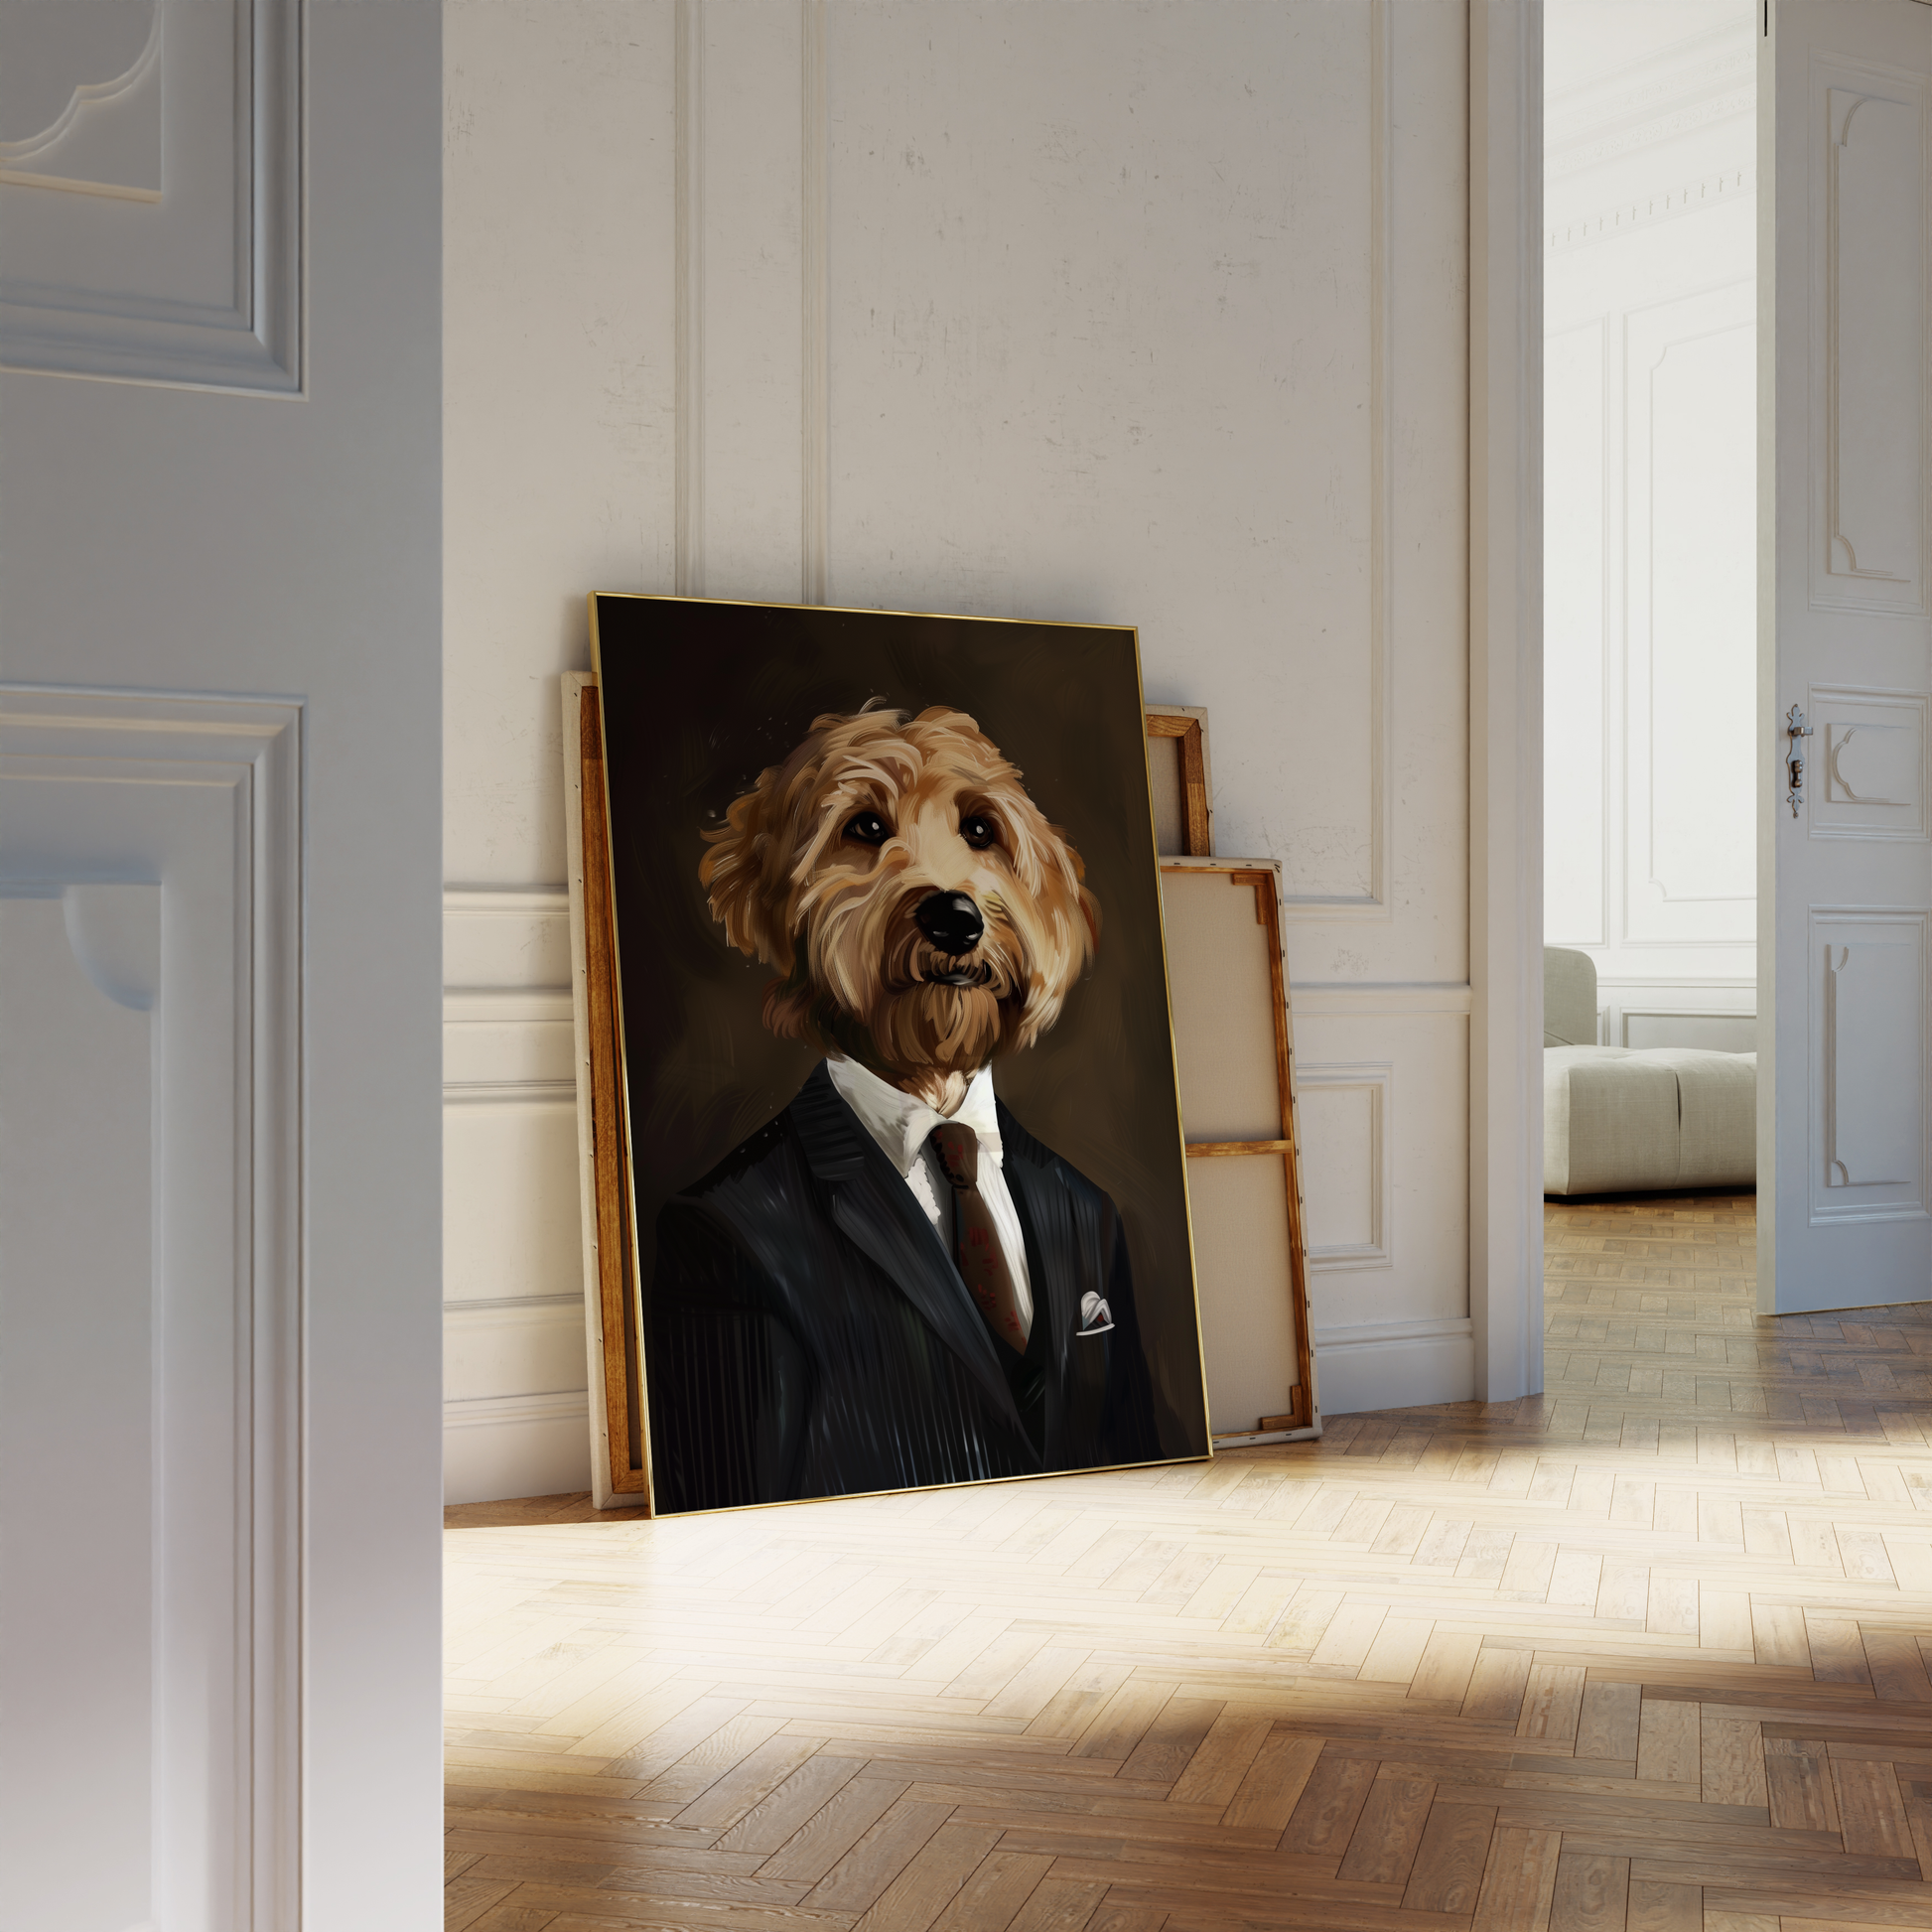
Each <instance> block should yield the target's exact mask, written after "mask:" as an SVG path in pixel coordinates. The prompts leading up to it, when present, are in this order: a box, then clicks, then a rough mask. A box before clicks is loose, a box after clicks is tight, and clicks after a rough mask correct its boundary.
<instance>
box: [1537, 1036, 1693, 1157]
mask: <svg viewBox="0 0 1932 1932" xmlns="http://www.w3.org/2000/svg"><path fill="white" fill-rule="evenodd" d="M1677 1141H1678V1127H1677V1071H1676V1069H1675V1068H1674V1067H1669V1066H1658V1065H1655V1064H1654V1063H1652V1062H1651V1060H1650V1058H1649V1056H1648V1055H1646V1054H1644V1053H1640V1052H1635V1051H1632V1050H1631V1049H1629V1048H1627V1047H1622V1046H1551V1047H1547V1048H1545V1050H1544V1054H1543V1190H1544V1192H1545V1193H1549V1194H1612V1193H1624V1192H1632V1191H1636V1190H1638V1189H1642V1188H1649V1187H1675V1186H1676V1185H1677Z"/></svg>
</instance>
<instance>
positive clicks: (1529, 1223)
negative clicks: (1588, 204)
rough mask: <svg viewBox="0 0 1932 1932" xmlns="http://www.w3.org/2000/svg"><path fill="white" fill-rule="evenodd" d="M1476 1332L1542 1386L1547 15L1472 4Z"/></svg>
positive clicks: (1480, 1342)
mask: <svg viewBox="0 0 1932 1932" xmlns="http://www.w3.org/2000/svg"><path fill="white" fill-rule="evenodd" d="M1469 988H1470V1003H1469V1316H1470V1325H1471V1327H1472V1329H1473V1331H1474V1338H1475V1394H1476V1397H1477V1399H1478V1400H1479V1401H1483V1402H1508V1401H1513V1400H1514V1399H1515V1398H1517V1397H1518V1396H1523V1395H1531V1394H1535V1393H1537V1392H1538V1391H1540V1390H1541V1389H1542V1387H1543V6H1542V0H1469Z"/></svg>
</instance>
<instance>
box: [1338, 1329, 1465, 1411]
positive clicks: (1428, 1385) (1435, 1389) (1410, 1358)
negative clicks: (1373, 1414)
mask: <svg viewBox="0 0 1932 1932" xmlns="http://www.w3.org/2000/svg"><path fill="white" fill-rule="evenodd" d="M1314 1348H1315V1359H1316V1363H1317V1365H1318V1373H1319V1376H1320V1382H1319V1388H1320V1392H1321V1413H1322V1414H1323V1415H1324V1416H1348V1415H1354V1414H1355V1413H1357V1412H1358V1411H1359V1410H1363V1409H1414V1408H1420V1407H1422V1406H1423V1405H1424V1404H1427V1403H1435V1402H1468V1401H1471V1400H1473V1398H1474V1396H1475V1386H1476V1351H1475V1335H1474V1331H1473V1328H1472V1325H1471V1323H1470V1321H1469V1317H1468V1316H1467V1315H1452V1316H1444V1317H1440V1318H1436V1319H1431V1320H1419V1321H1365V1322H1361V1323H1359V1324H1356V1325H1353V1326H1348V1327H1333V1328H1317V1329H1316V1330H1315V1331H1314Z"/></svg>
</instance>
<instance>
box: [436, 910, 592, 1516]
mask: <svg viewBox="0 0 1932 1932" xmlns="http://www.w3.org/2000/svg"><path fill="white" fill-rule="evenodd" d="M443 909H444V975H445V982H446V985H445V991H444V998H443V1107H444V1116H443V1119H444V1163H445V1179H444V1193H445V1203H444V1215H445V1233H444V1297H445V1299H444V1304H443V1339H444V1388H445V1400H444V1423H445V1428H446V1432H448V1433H446V1436H445V1439H444V1468H445V1494H446V1496H447V1499H448V1500H449V1501H451V1502H482V1501H490V1500H494V1499H495V1498H497V1497H501V1496H519V1495H538V1494H545V1495H548V1494H555V1493H559V1492H563V1491H568V1490H576V1489H588V1488H589V1487H590V1448H589V1442H590V1438H589V1431H588V1426H587V1421H586V1419H587V1417H588V1415H589V1407H588V1404H589V1397H588V1395H587V1393H586V1391H587V1389H588V1387H589V1379H588V1371H587V1368H586V1359H587V1357H586V1346H587V1343H586V1335H585V1327H584V1283H583V1278H582V1277H583V1256H582V1247H581V1243H580V1240H579V1233H578V1182H577V1078H576V1072H577V1069H576V1050H577V1049H576V1035H575V1028H574V1025H573V1021H572V1013H571V992H570V977H569V976H570V899H569V895H568V894H567V892H566V891H565V890H564V889H563V888H561V887H540V888H532V889H529V890H518V891H507V890H506V891H490V890H484V889H480V888H468V889H456V890H450V891H447V892H446V893H445V894H444V900H443ZM503 1485H508V1486H507V1487H505V1486H503Z"/></svg>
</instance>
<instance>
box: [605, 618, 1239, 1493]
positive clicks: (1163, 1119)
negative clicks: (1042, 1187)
mask: <svg viewBox="0 0 1932 1932" xmlns="http://www.w3.org/2000/svg"><path fill="white" fill-rule="evenodd" d="M594 606H595V609H594V614H593V617H594V621H593V626H592V629H593V636H594V639H595V648H596V652H597V664H598V670H599V673H600V677H601V682H602V687H603V693H604V723H605V757H606V760H607V766H606V775H607V783H608V785H609V787H610V799H611V834H612V865H613V870H614V873H615V878H616V898H617V913H618V946H619V963H620V972H621V978H622V991H623V1025H624V1035H625V1070H626V1076H627V1079H628V1082H629V1098H630V1133H631V1160H632V1168H633V1184H634V1188H635V1198H636V1210H637V1234H638V1253H639V1262H640V1266H641V1270H642V1274H643V1284H642V1286H643V1295H644V1306H645V1307H646V1308H648V1307H649V1297H650V1282H649V1276H650V1268H651V1261H652V1251H653V1246H654V1229H655V1227H656V1222H657V1211H658V1209H659V1207H661V1206H662V1204H663V1202H664V1201H665V1199H666V1198H667V1197H668V1196H669V1195H671V1194H673V1193H675V1192H677V1191H678V1189H679V1188H681V1187H684V1186H687V1185H689V1184H690V1183H691V1182H692V1181H694V1180H696V1179H698V1178H699V1177H700V1176H701V1175H703V1174H705V1173H708V1172H709V1171H710V1170H711V1169H712V1168H713V1167H714V1166H716V1164H717V1163H718V1162H719V1161H721V1160H723V1159H724V1157H725V1156H726V1155H727V1154H729V1153H730V1152H731V1150H732V1149H733V1148H735V1147H736V1146H737V1145H738V1144H739V1142H740V1141H742V1140H744V1139H745V1138H746V1137H747V1136H748V1135H750V1134H752V1133H754V1132H756V1131H757V1129H759V1127H761V1126H763V1124H764V1123H765V1122H766V1121H768V1120H769V1119H771V1118H772V1116H773V1115H774V1114H776V1113H777V1112H778V1111H779V1110H780V1109H781V1108H783V1107H784V1106H785V1105H786V1104H787V1103H788V1102H789V1101H790V1099H791V1097H792V1095H793V1094H795V1093H796V1092H797V1090H798V1088H799V1087H800V1086H801V1085H802V1084H803V1082H804V1080H805V1078H806V1076H807V1075H808V1074H809V1073H810V1072H811V1070H812V1068H813V1067H814V1066H815V1065H816V1064H817V1062H818V1059H819V1055H818V1054H817V1052H815V1051H814V1050H813V1049H811V1048H809V1047H806V1046H803V1045H800V1044H799V1043H798V1042H797V1041H795V1040H781V1039H776V1038H774V1037H773V1036H772V1035H770V1034H768V1033H767V1032H766V1031H765V1030H764V1027H763V1025H762V1023H761V1020H760V1017H759V1013H760V1004H761V1001H762V998H763V991H764V987H765V986H766V984H767V983H768V982H769V980H770V978H771V971H770V969H769V968H768V967H766V966H761V965H759V964H758V963H757V962H755V961H753V960H748V959H747V958H745V956H744V955H743V954H742V953H739V952H737V951H736V950H734V949H733V948H732V947H731V946H730V945H728V944H727V943H726V940H725V934H724V928H723V927H722V926H720V925H719V924H718V923H717V921H716V920H715V919H713V918H712V916H711V908H710V906H709V905H708V904H707V903H706V900H705V895H704V891H703V889H702V888H701V887H700V885H699V883H698V866H699V862H700V861H701V860H702V858H703V856H704V853H705V850H706V847H705V845H704V843H703V840H702V839H701V837H700V836H699V835H700V831H701V829H703V828H709V827H712V826H716V825H718V824H720V823H722V822H723V819H724V815H725V811H726V808H727V807H728V806H729V805H730V804H731V802H732V801H733V799H735V798H737V797H739V796H740V795H741V794H742V793H744V792H746V791H749V790H750V789H751V788H752V787H753V785H755V784H756V783H757V782H758V777H759V772H760V771H762V770H763V769H764V768H765V767H766V766H767V765H772V764H776V763H777V762H779V760H781V759H783V758H784V757H785V756H786V755H787V754H788V753H789V752H790V751H791V750H792V748H793V747H794V746H796V745H797V743H798V742H799V740H800V739H801V738H803V737H804V736H805V734H806V732H807V731H808V730H809V729H810V727H811V723H812V720H813V719H814V718H816V717H817V716H818V715H819V714H820V713H821V712H827V711H841V712H845V711H856V710H857V709H858V708H859V707H860V706H861V705H863V704H864V703H865V702H866V700H867V699H868V698H873V697H881V698H884V699H885V700H886V701H887V702H888V703H889V704H891V705H894V706H897V707H901V708H904V709H906V710H910V711H913V712H917V711H921V710H923V709H924V708H925V707H926V706H928V705H933V704H944V705H950V706H955V707H957V708H958V709H959V710H961V711H965V712H968V713H970V714H971V715H972V716H973V717H974V718H975V719H977V720H978V722H979V726H980V729H981V730H982V731H984V732H985V733H986V735H987V736H988V737H989V738H991V739H992V740H993V742H994V743H995V744H996V745H998V746H999V747H1000V749H1001V751H1002V752H1004V753H1005V754H1006V756H1007V758H1008V759H1011V760H1012V762H1013V763H1014V764H1016V765H1018V766H1019V768H1020V770H1021V772H1022V774H1023V775H1024V778H1025V781H1026V785H1027V789H1028V790H1029V792H1030V793H1031V794H1032V795H1033V798H1034V800H1035V803H1036V804H1037V805H1038V806H1039V808H1040V810H1041V811H1043V812H1044V813H1045V814H1046V817H1047V818H1048V819H1049V820H1050V821H1051V822H1052V823H1053V824H1055V825H1057V826H1059V827H1061V828H1062V829H1063V830H1064V831H1065V833H1066V835H1067V837H1068V839H1069V840H1070V841H1071V842H1072V844H1073V846H1074V849H1075V850H1076V851H1077V852H1078V853H1079V854H1080V857H1081V859H1082V860H1083V861H1084V862H1085V865H1086V882H1087V885H1088V887H1089V889H1090V890H1091V891H1092V892H1093V894H1094V896H1095V897H1097V898H1098V899H1099V901H1100V912H1101V925H1100V945H1099V949H1098V953H1097V956H1096V961H1095V964H1094V968H1093V971H1092V973H1091V974H1090V976H1089V977H1088V978H1087V979H1086V980H1084V981H1083V982H1082V983H1081V984H1080V985H1078V986H1076V987H1075V988H1074V990H1073V992H1072V993H1071V994H1070V995H1069V996H1068V999H1067V1002H1066V1005H1065V1007H1064V1009H1063V1010H1062V1013H1061V1016H1060V1020H1059V1023H1058V1025H1057V1026H1055V1027H1054V1028H1053V1030H1052V1031H1051V1032H1050V1033H1048V1034H1047V1035H1045V1037H1044V1038H1043V1039H1041V1040H1040V1041H1039V1042H1038V1043H1037V1044H1036V1045H1035V1046H1034V1047H1032V1048H1030V1049H1029V1050H1028V1051H1026V1052H1024V1053H1018V1054H1014V1055H1011V1056H1009V1057H1008V1058H1005V1059H1003V1060H1000V1061H999V1062H997V1063H996V1067H995V1072H994V1080H995V1083H996V1085H997V1086H998V1089H999V1092H1000V1096H1001V1098H1002V1099H1003V1100H1005V1102H1006V1103H1007V1105H1008V1106H1009V1107H1010V1108H1012V1110H1013V1112H1014V1114H1015V1115H1016V1116H1017V1117H1018V1118H1019V1120H1020V1121H1021V1123H1022V1124H1023V1125H1024V1126H1025V1127H1027V1128H1028V1129H1029V1131H1031V1132H1032V1133H1033V1134H1034V1135H1035V1136H1036V1137H1037V1138H1038V1139H1039V1140H1041V1141H1043V1142H1044V1143H1045V1144H1046V1145H1047V1146H1048V1147H1049V1148H1051V1149H1052V1150H1053V1151H1054V1152H1055V1153H1056V1154H1059V1155H1062V1156H1064V1157H1065V1159H1066V1160H1068V1161H1070V1162H1071V1163H1072V1164H1073V1166H1074V1167H1076V1168H1077V1169H1079V1171H1080V1172H1081V1173H1084V1174H1085V1175H1087V1177H1088V1178H1089V1179H1091V1180H1092V1181H1094V1182H1095V1183H1096V1184H1097V1185H1099V1186H1101V1187H1104V1188H1105V1189H1106V1190H1107V1192H1108V1193H1109V1194H1111V1195H1112V1196H1113V1198H1114V1200H1115V1201H1116V1203H1118V1205H1119V1207H1120V1210H1121V1213H1122V1216H1123V1218H1124V1220H1125V1222H1126V1227H1127V1236H1128V1244H1129V1250H1130V1254H1131V1256H1132V1260H1133V1267H1134V1294H1135V1304H1136V1307H1137V1308H1138V1310H1139V1311H1140V1319H1141V1333H1142V1338H1143V1341H1144V1344H1145V1346H1146V1349H1147V1353H1148V1367H1149V1370H1150V1374H1151V1379H1152V1381H1153V1384H1154V1392H1155V1409H1156V1412H1157V1415H1158V1417H1159V1422H1160V1432H1161V1446H1162V1450H1163V1453H1164V1454H1166V1455H1169V1456H1184V1455H1204V1454H1205V1453H1206V1452H1207V1447H1208V1433H1207V1415H1206V1409H1205V1405H1204V1403H1203V1400H1202V1395H1201V1368H1200V1339H1199V1330H1198V1326H1197V1322H1196V1318H1195V1311H1194V1289H1193V1276H1192V1267H1191V1262H1190V1258H1189V1250H1188V1243H1187V1209H1186V1193H1185V1185H1184V1179H1183V1174H1182V1160H1183V1156H1182V1155H1181V1152H1180V1145H1181V1143H1180V1127H1179V1112H1178V1099H1177V1096H1176V1094H1175V1091H1174V1075H1173V1045H1172V1036H1171V1033H1170V1028H1169V1019H1168V995H1167V975H1166V968H1165V964H1164V961H1163V958H1162V950H1161V924H1160V917H1161V913H1160V898H1159V890H1160V888H1159V877H1158V872H1157V861H1156V857H1155V850H1154V829H1153V819H1152V813H1151V811H1150V809H1149V801H1148V776H1147V740H1146V727H1145V723H1144V720H1143V716H1142V711H1141V691H1140V671H1139V665H1138V663H1137V661H1136V653H1135V646H1134V634H1133V632H1132V631H1131V630H1122V629H1113V628H1104V629H1103V628H1090V627H1087V626H1083V625H1070V624H1053V623H1016V622H1007V621H991V620H983V619H971V618H932V617H902V616H898V615H895V614H891V613H883V612H872V611H828V610H817V609H811V608H806V607H792V606H786V605H756V604H720V603H707V602H703V601H699V600H687V599H678V598H648V597H599V598H597V599H595V600H594ZM646 1332H648V1323H646ZM645 1372H646V1374H648V1373H649V1364H648V1362H646V1364H645Z"/></svg>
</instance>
